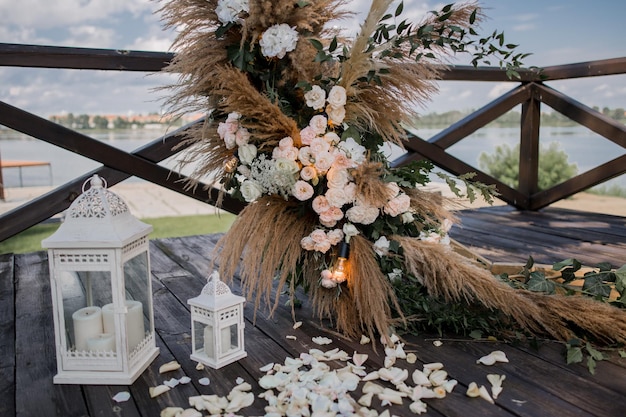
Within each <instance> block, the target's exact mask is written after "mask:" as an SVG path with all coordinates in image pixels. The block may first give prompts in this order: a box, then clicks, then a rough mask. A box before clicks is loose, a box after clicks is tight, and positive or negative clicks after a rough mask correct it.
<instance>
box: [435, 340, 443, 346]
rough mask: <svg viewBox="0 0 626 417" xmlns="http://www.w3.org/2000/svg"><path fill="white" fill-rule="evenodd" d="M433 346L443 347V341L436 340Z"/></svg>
mask: <svg viewBox="0 0 626 417" xmlns="http://www.w3.org/2000/svg"><path fill="white" fill-rule="evenodd" d="M433 345H435V347H440V346H441V345H443V342H442V341H441V340H435V341H434V342H433Z"/></svg>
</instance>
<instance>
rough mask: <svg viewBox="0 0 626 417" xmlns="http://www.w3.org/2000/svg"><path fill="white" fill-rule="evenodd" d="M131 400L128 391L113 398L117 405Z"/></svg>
mask: <svg viewBox="0 0 626 417" xmlns="http://www.w3.org/2000/svg"><path fill="white" fill-rule="evenodd" d="M129 399H130V393H129V392H128V391H121V392H118V393H117V394H115V395H114V396H113V401H115V402H116V403H123V402H124V401H128V400H129Z"/></svg>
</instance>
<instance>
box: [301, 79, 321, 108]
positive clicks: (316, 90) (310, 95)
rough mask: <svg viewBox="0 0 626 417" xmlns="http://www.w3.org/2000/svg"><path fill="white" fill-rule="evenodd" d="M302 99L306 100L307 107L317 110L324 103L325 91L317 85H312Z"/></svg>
mask: <svg viewBox="0 0 626 417" xmlns="http://www.w3.org/2000/svg"><path fill="white" fill-rule="evenodd" d="M304 99H305V100H306V105H307V106H309V107H311V108H313V109H315V110H319V109H321V108H322V107H324V103H325V102H326V91H324V90H323V89H322V87H320V86H319V85H314V86H313V88H311V89H310V90H309V91H307V92H306V93H305V94H304Z"/></svg>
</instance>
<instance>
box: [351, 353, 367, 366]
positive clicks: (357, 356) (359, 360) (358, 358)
mask: <svg viewBox="0 0 626 417" xmlns="http://www.w3.org/2000/svg"><path fill="white" fill-rule="evenodd" d="M368 357H369V356H368V355H367V354H365V353H356V352H354V354H352V362H354V364H355V365H356V366H361V365H363V364H364V363H365V361H366V360H367V358H368Z"/></svg>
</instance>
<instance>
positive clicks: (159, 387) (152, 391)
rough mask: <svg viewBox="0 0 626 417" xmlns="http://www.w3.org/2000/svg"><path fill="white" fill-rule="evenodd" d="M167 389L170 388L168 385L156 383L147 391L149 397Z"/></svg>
mask: <svg viewBox="0 0 626 417" xmlns="http://www.w3.org/2000/svg"><path fill="white" fill-rule="evenodd" d="M169 390H170V387H168V386H167V385H157V386H156V387H150V388H148V392H149V393H150V398H154V397H157V396H159V395H161V394H163V393H164V392H167V391H169Z"/></svg>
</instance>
